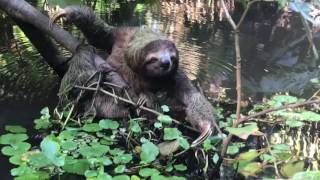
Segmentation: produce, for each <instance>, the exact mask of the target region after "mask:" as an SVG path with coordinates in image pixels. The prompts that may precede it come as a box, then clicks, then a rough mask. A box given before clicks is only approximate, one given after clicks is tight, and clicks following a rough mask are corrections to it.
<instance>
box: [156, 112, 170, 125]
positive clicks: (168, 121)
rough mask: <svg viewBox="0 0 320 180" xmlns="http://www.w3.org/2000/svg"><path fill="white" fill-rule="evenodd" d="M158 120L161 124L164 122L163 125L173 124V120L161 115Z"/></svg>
mask: <svg viewBox="0 0 320 180" xmlns="http://www.w3.org/2000/svg"><path fill="white" fill-rule="evenodd" d="M158 120H159V121H160V122H162V123H163V124H171V123H172V118H171V117H170V116H168V115H163V114H161V115H159V116H158Z"/></svg>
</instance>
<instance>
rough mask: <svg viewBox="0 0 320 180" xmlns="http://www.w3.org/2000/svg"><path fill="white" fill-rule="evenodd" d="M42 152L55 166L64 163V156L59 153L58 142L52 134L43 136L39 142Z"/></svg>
mask: <svg viewBox="0 0 320 180" xmlns="http://www.w3.org/2000/svg"><path fill="white" fill-rule="evenodd" d="M40 147H41V150H42V152H43V154H44V155H45V156H46V157H47V158H48V159H49V160H50V161H51V162H52V163H53V164H55V165H56V166H63V165H64V157H63V156H62V155H61V154H60V144H59V142H58V139H57V138H56V137H54V136H47V137H45V138H44V139H43V140H42V142H41V144H40Z"/></svg>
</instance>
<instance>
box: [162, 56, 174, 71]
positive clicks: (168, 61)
mask: <svg viewBox="0 0 320 180" xmlns="http://www.w3.org/2000/svg"><path fill="white" fill-rule="evenodd" d="M160 62H161V67H162V68H164V69H165V70H167V69H169V68H170V66H171V59H170V58H161V59H160Z"/></svg>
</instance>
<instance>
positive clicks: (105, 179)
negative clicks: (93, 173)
mask: <svg viewBox="0 0 320 180" xmlns="http://www.w3.org/2000/svg"><path fill="white" fill-rule="evenodd" d="M97 180H112V176H110V175H109V174H107V173H103V174H99V175H98V176H97Z"/></svg>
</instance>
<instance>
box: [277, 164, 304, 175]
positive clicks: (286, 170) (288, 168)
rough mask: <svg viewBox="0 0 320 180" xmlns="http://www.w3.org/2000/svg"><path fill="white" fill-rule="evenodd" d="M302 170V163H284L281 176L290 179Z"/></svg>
mask: <svg viewBox="0 0 320 180" xmlns="http://www.w3.org/2000/svg"><path fill="white" fill-rule="evenodd" d="M303 169H304V162H303V161H297V162H290V163H286V164H285V165H283V166H282V168H281V174H282V175H283V176H285V177H288V178H289V177H290V178H291V177H292V176H293V175H294V174H295V173H297V172H302V171H303Z"/></svg>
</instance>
